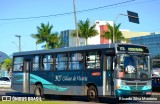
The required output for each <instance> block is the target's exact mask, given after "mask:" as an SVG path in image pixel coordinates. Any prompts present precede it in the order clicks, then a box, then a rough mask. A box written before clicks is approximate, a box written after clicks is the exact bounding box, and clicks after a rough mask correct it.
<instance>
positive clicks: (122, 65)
mask: <svg viewBox="0 0 160 104" xmlns="http://www.w3.org/2000/svg"><path fill="white" fill-rule="evenodd" d="M116 68H117V77H118V78H130V79H131V78H134V79H147V78H151V72H150V61H149V56H148V55H142V54H119V55H118V57H117V67H116Z"/></svg>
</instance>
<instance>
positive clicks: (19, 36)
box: [15, 35, 21, 52]
mask: <svg viewBox="0 0 160 104" xmlns="http://www.w3.org/2000/svg"><path fill="white" fill-rule="evenodd" d="M15 37H17V38H18V39H19V52H21V35H15Z"/></svg>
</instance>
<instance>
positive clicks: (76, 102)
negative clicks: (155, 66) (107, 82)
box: [0, 89, 160, 104]
mask: <svg viewBox="0 0 160 104" xmlns="http://www.w3.org/2000/svg"><path fill="white" fill-rule="evenodd" d="M0 96H12V97H13V96H23V97H31V96H32V95H24V94H22V93H18V92H16V91H14V90H12V89H0ZM157 96H160V92H153V93H152V97H157ZM0 98H2V97H0ZM1 100H2V99H1ZM46 100H47V101H53V102H63V103H64V102H65V103H67V104H93V102H88V101H87V98H85V97H72V98H67V97H66V96H64V97H63V98H62V97H59V96H53V97H51V98H49V97H48V99H42V101H46ZM137 100H138V99H137ZM137 100H135V99H134V100H128V101H125V103H130V104H131V103H134V104H141V103H147V104H160V101H147V100H144V101H142V99H141V100H139V101H137ZM113 102H114V103H116V102H115V100H114V99H111V98H100V101H99V103H97V104H103V103H105V104H106V103H108V104H109V103H113ZM122 103H124V102H122Z"/></svg>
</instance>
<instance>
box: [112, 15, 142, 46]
mask: <svg viewBox="0 0 160 104" xmlns="http://www.w3.org/2000/svg"><path fill="white" fill-rule="evenodd" d="M120 15H122V16H128V17H131V18H135V19H139V17H138V16H134V15H127V14H118V15H117V16H116V18H115V20H114V21H113V41H112V43H114V41H115V40H114V37H115V28H114V27H115V26H116V21H117V19H118V16H120ZM138 22H139V21H138Z"/></svg>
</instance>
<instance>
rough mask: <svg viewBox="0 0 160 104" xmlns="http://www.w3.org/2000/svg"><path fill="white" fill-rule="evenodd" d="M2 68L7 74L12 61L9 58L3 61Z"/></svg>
mask: <svg viewBox="0 0 160 104" xmlns="http://www.w3.org/2000/svg"><path fill="white" fill-rule="evenodd" d="M2 67H3V68H4V69H6V70H7V71H8V73H9V72H10V69H11V67H12V59H11V58H6V59H5V60H4V63H3V65H2Z"/></svg>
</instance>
